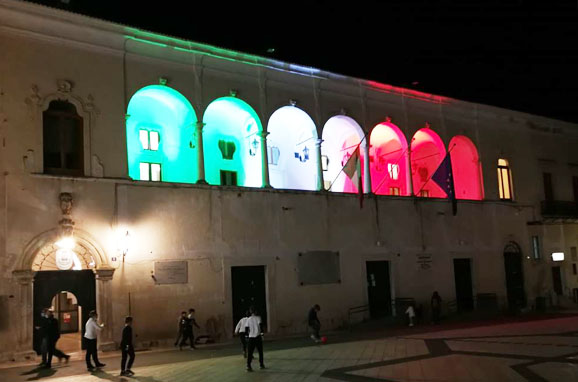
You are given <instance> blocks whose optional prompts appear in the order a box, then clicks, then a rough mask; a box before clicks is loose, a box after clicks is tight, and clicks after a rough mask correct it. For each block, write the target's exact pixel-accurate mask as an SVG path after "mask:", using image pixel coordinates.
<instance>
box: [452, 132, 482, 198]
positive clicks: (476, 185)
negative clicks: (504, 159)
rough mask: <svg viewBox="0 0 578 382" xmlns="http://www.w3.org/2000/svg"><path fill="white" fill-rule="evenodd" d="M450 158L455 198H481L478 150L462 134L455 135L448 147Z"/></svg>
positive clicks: (480, 169)
mask: <svg viewBox="0 0 578 382" xmlns="http://www.w3.org/2000/svg"><path fill="white" fill-rule="evenodd" d="M448 151H449V153H450V157H451V160H452V172H453V175H454V188H455V193H456V199H470V200H482V199H483V198H484V188H483V181H482V168H481V165H480V158H479V156H478V150H477V149H476V146H475V145H474V143H473V142H472V141H471V140H470V139H469V138H467V137H465V136H463V135H456V136H455V137H453V138H452V140H451V141H450V145H449V148H448Z"/></svg>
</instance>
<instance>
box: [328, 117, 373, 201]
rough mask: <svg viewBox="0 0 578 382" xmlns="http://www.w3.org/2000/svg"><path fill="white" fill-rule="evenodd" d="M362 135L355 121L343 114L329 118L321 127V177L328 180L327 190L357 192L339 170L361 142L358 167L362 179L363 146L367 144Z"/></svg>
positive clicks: (353, 185) (349, 180)
mask: <svg viewBox="0 0 578 382" xmlns="http://www.w3.org/2000/svg"><path fill="white" fill-rule="evenodd" d="M363 136H364V134H363V130H362V129H361V127H360V126H359V125H358V124H357V122H355V120H353V119H352V118H350V117H347V116H344V115H338V116H335V117H332V118H330V119H329V120H328V121H327V123H326V124H325V126H324V127H323V134H322V139H323V143H322V144H321V154H322V157H321V158H322V160H323V162H324V163H322V165H323V169H324V171H325V173H324V175H323V177H324V180H325V181H326V182H329V183H328V184H326V185H325V186H326V188H328V187H329V186H331V189H330V190H329V191H332V192H349V193H356V192H358V190H357V187H356V186H355V184H354V183H353V182H352V181H351V179H350V178H349V177H348V176H347V175H346V174H345V173H344V172H343V171H341V170H342V169H343V166H345V164H346V163H347V160H348V159H349V158H350V156H351V155H352V154H353V152H354V151H355V149H356V148H357V146H358V145H359V142H362V143H361V146H360V153H361V158H360V160H361V163H360V167H361V178H362V179H363V176H364V168H363V163H364V161H365V155H364V151H365V149H364V147H365V145H366V144H367V141H365V140H363ZM362 140H363V141H362ZM323 158H325V159H323Z"/></svg>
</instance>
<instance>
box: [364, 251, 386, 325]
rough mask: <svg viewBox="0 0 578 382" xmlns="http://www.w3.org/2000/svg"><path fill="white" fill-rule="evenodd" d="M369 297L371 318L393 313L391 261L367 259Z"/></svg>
mask: <svg viewBox="0 0 578 382" xmlns="http://www.w3.org/2000/svg"><path fill="white" fill-rule="evenodd" d="M365 269H366V274H367V299H368V302H369V313H370V314H371V318H379V317H383V316H388V315H390V314H391V289H390V285H389V262H388V261H367V262H366V263H365Z"/></svg>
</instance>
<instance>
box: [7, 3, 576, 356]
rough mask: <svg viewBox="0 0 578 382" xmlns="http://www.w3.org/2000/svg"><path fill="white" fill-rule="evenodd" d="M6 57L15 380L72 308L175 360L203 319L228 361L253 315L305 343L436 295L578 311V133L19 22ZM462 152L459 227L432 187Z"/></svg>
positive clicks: (22, 10)
mask: <svg viewBox="0 0 578 382" xmlns="http://www.w3.org/2000/svg"><path fill="white" fill-rule="evenodd" d="M0 49H1V51H2V52H3V56H2V59H1V60H0V137H1V139H2V144H1V146H0V167H1V171H2V176H1V177H0V182H1V184H0V216H1V218H0V307H1V309H2V312H3V314H2V315H0V342H1V343H2V344H3V345H4V346H3V348H2V349H0V358H11V357H17V355H18V354H25V353H27V352H29V351H30V350H31V348H32V345H33V339H34V329H33V328H34V321H35V317H37V314H38V313H39V309H41V308H42V307H44V306H49V305H50V304H51V303H52V297H53V296H55V295H57V294H58V293H60V292H62V291H67V292H69V293H72V294H74V295H75V297H76V299H77V304H78V305H79V306H81V307H82V309H81V311H79V313H78V315H79V317H80V318H79V322H82V320H83V319H84V318H85V317H84V316H85V315H86V313H87V312H88V310H90V309H97V310H98V311H99V314H100V318H101V320H102V321H103V322H105V323H106V324H107V325H106V329H105V331H104V333H103V334H102V338H101V340H100V344H101V346H103V347H105V348H112V347H114V344H115V342H118V341H119V339H120V330H121V329H122V322H123V318H124V316H125V315H127V314H131V315H133V316H134V317H135V331H136V333H137V334H138V340H139V341H141V342H148V343H158V344H162V343H168V341H173V340H174V332H175V326H176V317H177V315H178V314H179V312H180V311H181V310H183V309H185V308H189V307H194V308H195V309H196V311H197V321H198V322H199V323H200V324H201V325H202V330H201V333H199V334H206V333H209V334H210V335H211V336H212V337H214V338H215V339H217V340H223V339H227V338H230V337H231V336H232V330H233V327H234V326H233V323H234V320H235V319H236V317H237V316H238V314H239V312H240V311H241V310H243V309H246V308H247V306H248V305H249V304H257V305H259V307H260V309H261V310H262V314H263V315H264V316H266V318H267V327H268V329H267V330H268V332H269V333H271V334H272V335H289V334H296V333H302V332H305V331H306V323H305V317H306V313H307V310H308V308H309V307H310V306H311V305H313V304H314V303H319V304H321V306H322V311H321V314H320V317H321V319H322V324H323V327H324V328H327V329H334V328H339V327H342V326H344V325H346V324H347V323H348V322H349V320H350V316H349V309H350V308H352V307H356V306H363V305H369V308H370V313H371V314H374V315H376V316H379V315H394V314H396V313H399V312H396V304H395V301H396V299H397V300H398V301H400V299H404V298H412V299H414V300H415V301H416V302H417V303H418V304H422V305H424V306H425V307H426V308H427V306H429V298H430V296H431V293H432V292H433V291H434V290H437V291H439V292H440V294H441V296H442V297H443V299H444V301H445V302H446V304H447V305H446V309H454V308H456V307H457V308H459V309H465V310H467V309H472V308H475V307H476V306H477V304H479V301H480V300H479V299H478V298H477V297H478V296H482V297H485V298H490V299H491V298H494V297H492V296H495V299H494V300H493V301H495V302H496V303H497V304H498V306H499V308H500V309H507V308H508V307H509V308H511V309H531V308H532V307H536V301H543V300H541V299H540V297H545V298H546V301H548V302H551V301H554V303H556V300H559V301H565V300H571V299H573V298H574V299H575V298H576V291H578V289H576V288H578V276H577V275H576V263H578V260H577V259H576V247H577V246H578V238H577V230H576V222H577V219H578V210H577V208H576V202H577V200H578V150H576V147H577V144H578V126H577V125H575V124H570V123H566V122H561V121H556V120H552V119H548V118H543V117H538V116H534V115H529V114H524V113H520V112H515V111H511V110H504V109H500V108H497V107H492V106H487V105H479V104H473V103H469V102H464V101H459V100H455V99H450V98H446V97H442V96H435V95H430V94H424V93H420V92H417V91H412V90H407V89H402V88H397V87H394V86H389V85H384V84H380V83H376V82H372V81H367V80H361V79H355V78H349V77H345V76H341V75H337V74H333V73H328V72H325V71H323V70H318V69H313V68H308V67H301V66H298V65H293V64H289V63H284V62H279V61H276V60H272V59H268V58H263V57H256V56H252V55H247V54H243V53H239V52H233V51H228V50H224V49H219V48H215V47H211V46H207V45H203V44H197V43H194V42H191V41H184V40H180V39H176V38H171V37H166V36H162V35H158V34H154V33H150V32H146V31H142V30H138V29H135V28H130V27H127V26H123V25H118V24H113V23H110V22H106V21H102V20H96V19H92V18H88V17H84V16H80V15H76V14H71V13H67V12H63V11H60V10H55V9H51V8H46V7H42V6H38V5H34V4H28V3H24V2H19V1H13V0H0ZM175 126H176V127H175ZM333 126H337V127H333ZM352 137H353V138H352ZM404 141H405V142H404ZM422 144H423V146H420V145H422ZM388 145H393V146H391V147H393V149H391V147H390V146H388ZM396 145H397V146H396ZM388 147H390V149H388ZM472 147H473V148H472ZM454 148H455V151H452V150H454ZM380 150H385V151H383V152H382V151H380ZM387 150H389V151H387ZM422 150H423V151H422ZM436 150H437V151H436ZM447 151H449V152H450V154H448V155H449V156H450V157H451V158H452V166H453V167H452V168H453V176H454V184H455V195H456V197H457V199H458V200H457V203H456V204H457V213H456V214H455V215H454V213H453V211H452V203H451V202H450V200H449V199H448V198H447V195H446V193H444V191H443V189H441V188H439V187H437V186H435V182H434V181H433V180H432V177H433V174H434V172H436V169H437V168H438V166H439V165H440V163H441V162H442V160H443V158H444V157H445V155H446V152H447ZM380 153H381V154H380ZM392 153H397V154H395V155H394V154H392ZM356 155H357V156H358V157H359V158H360V165H359V169H358V170H357V171H358V172H359V171H361V173H362V178H361V183H362V184H363V186H362V187H363V188H362V189H363V191H364V192H365V195H364V198H363V199H364V200H363V207H362V208H360V200H359V199H360V197H359V195H358V194H357V193H356V190H358V187H359V183H356V179H357V178H355V176H353V177H352V178H351V179H350V178H349V177H348V176H346V175H345V174H344V173H343V172H342V171H341V169H342V168H343V167H344V166H346V167H347V164H348V163H349V160H350V158H354V159H355V158H356ZM392 155H393V156H395V158H394V159H395V160H393V159H391V158H392ZM365 158H369V160H365ZM428 158H434V159H435V160H434V159H428ZM354 159H353V160H354ZM460 163H462V164H463V166H462V165H461V164H460ZM379 166H381V167H379ZM460 166H461V167H460ZM334 185H336V186H335V187H336V188H334ZM337 186H339V187H337ZM382 186H383V187H382ZM370 190H371V192H370ZM334 191H338V192H334ZM552 253H563V254H564V259H563V260H561V261H554V260H553V259H552V256H551V254H552ZM488 296H489V297H488ZM552 296H559V297H558V298H556V297H554V298H553V297H552ZM482 297H480V299H481V298H482ZM537 298H538V300H537ZM540 304H541V303H538V305H540ZM397 308H398V310H399V306H398V307H397ZM426 310H427V309H426ZM366 314H368V313H366ZM62 317H64V316H62ZM66 317H69V316H66ZM353 319H354V320H359V319H361V317H360V316H355V317H353ZM80 326H82V325H80ZM79 329H80V328H79Z"/></svg>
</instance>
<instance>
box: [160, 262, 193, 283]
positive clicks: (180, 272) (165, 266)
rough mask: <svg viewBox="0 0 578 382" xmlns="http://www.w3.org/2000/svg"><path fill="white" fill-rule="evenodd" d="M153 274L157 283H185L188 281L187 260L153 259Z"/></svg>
mask: <svg viewBox="0 0 578 382" xmlns="http://www.w3.org/2000/svg"><path fill="white" fill-rule="evenodd" d="M154 275H155V282H156V283H157V284H186V283H188V282H189V271H188V262H186V261H155V270H154Z"/></svg>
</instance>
